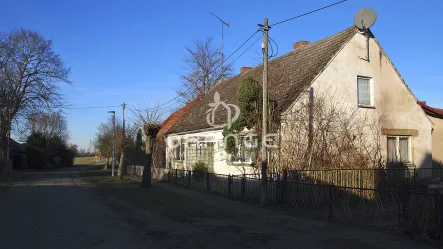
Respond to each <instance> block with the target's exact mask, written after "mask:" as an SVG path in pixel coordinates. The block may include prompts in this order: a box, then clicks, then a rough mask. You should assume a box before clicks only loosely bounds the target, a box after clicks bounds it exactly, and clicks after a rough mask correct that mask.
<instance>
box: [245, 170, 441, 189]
mask: <svg viewBox="0 0 443 249" xmlns="http://www.w3.org/2000/svg"><path fill="white" fill-rule="evenodd" d="M285 174H286V177H287V179H288V180H289V181H294V182H304V183H314V184H332V185H335V186H340V187H351V188H373V189H387V190H398V188H408V189H417V188H423V187H427V185H429V184H432V183H434V182H443V168H419V169H417V168H398V169H314V170H283V171H282V172H280V173H273V174H268V175H267V177H268V178H269V179H278V178H284V177H285ZM246 176H247V177H251V178H258V179H260V178H261V174H260V173H257V174H248V175H246Z"/></svg>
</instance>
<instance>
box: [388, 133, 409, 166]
mask: <svg viewBox="0 0 443 249" xmlns="http://www.w3.org/2000/svg"><path fill="white" fill-rule="evenodd" d="M388 138H395V157H396V158H395V160H394V161H388V162H399V161H400V138H407V139H408V160H407V161H406V162H405V163H407V164H412V137H411V136H396V135H387V136H386V152H387V153H386V154H387V155H388V154H389V151H388V146H387V143H388ZM386 159H387V160H388V158H387V156H386Z"/></svg>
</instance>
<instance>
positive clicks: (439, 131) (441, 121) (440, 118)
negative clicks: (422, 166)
mask: <svg viewBox="0 0 443 249" xmlns="http://www.w3.org/2000/svg"><path fill="white" fill-rule="evenodd" d="M418 104H419V105H420V106H421V107H422V108H423V110H424V111H425V113H426V114H427V115H428V117H429V119H431V121H432V125H433V126H432V127H433V128H432V164H433V166H434V167H443V109H438V108H434V107H431V106H429V105H427V104H426V102H425V101H419V102H418Z"/></svg>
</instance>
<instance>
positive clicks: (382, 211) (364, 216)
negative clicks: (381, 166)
mask: <svg viewBox="0 0 443 249" xmlns="http://www.w3.org/2000/svg"><path fill="white" fill-rule="evenodd" d="M288 179H289V176H288V177H284V178H283V179H280V178H276V179H274V178H270V179H268V180H267V181H266V184H267V204H268V205H272V206H276V207H281V208H284V209H288V210H291V211H293V212H296V213H299V214H303V215H306V216H310V217H314V218H325V219H331V220H335V221H340V222H352V223H358V224H362V225H365V226H371V227H377V228H383V229H387V230H392V231H396V232H404V233H408V234H411V235H414V236H416V235H420V236H421V235H423V236H428V237H432V238H438V237H439V236H440V233H441V232H442V224H443V221H442V218H443V215H442V212H443V211H442V210H443V204H442V201H443V197H442V193H441V191H439V190H422V191H411V190H410V189H407V188H396V189H376V188H360V187H346V186H336V185H333V184H324V183H312V182H302V181H299V182H297V181H293V180H288ZM167 181H168V182H170V183H174V184H177V185H182V186H186V187H190V188H195V189H199V190H202V191H207V192H210V193H214V194H218V195H222V196H226V197H229V198H232V199H238V200H242V201H246V202H250V203H254V204H258V203H260V197H261V192H262V181H261V180H260V179H258V178H257V177H248V176H246V175H241V176H239V175H221V174H212V173H206V172H197V171H187V170H179V169H175V170H170V171H169V173H168V176H167Z"/></svg>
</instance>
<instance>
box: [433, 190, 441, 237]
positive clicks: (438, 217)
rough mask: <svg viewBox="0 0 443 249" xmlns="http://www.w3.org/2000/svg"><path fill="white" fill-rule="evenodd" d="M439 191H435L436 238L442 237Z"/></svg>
mask: <svg viewBox="0 0 443 249" xmlns="http://www.w3.org/2000/svg"><path fill="white" fill-rule="evenodd" d="M439 191H440V190H439V189H435V190H434V215H435V218H434V219H435V236H436V237H438V236H439V235H440V225H441V223H440V212H439V209H438V208H439Z"/></svg>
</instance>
